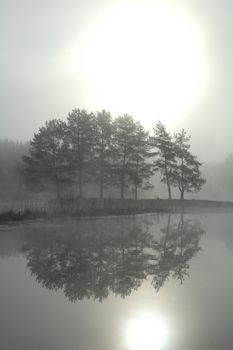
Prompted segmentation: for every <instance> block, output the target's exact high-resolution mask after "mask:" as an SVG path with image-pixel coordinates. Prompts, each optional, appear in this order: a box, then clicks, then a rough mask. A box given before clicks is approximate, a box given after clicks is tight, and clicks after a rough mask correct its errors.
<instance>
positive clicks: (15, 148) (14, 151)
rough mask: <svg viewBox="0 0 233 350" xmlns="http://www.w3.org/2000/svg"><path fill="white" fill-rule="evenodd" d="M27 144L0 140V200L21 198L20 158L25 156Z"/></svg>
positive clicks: (22, 187) (22, 188)
mask: <svg viewBox="0 0 233 350" xmlns="http://www.w3.org/2000/svg"><path fill="white" fill-rule="evenodd" d="M28 149H29V142H26V143H21V142H13V141H9V140H0V198H1V200H3V199H9V198H17V197H20V198H21V196H22V192H23V191H24V183H23V178H22V168H23V165H22V161H21V159H22V156H23V155H25V154H27V152H28Z"/></svg>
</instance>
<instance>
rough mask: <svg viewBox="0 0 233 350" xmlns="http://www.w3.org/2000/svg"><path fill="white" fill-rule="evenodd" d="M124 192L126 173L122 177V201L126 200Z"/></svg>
mask: <svg viewBox="0 0 233 350" xmlns="http://www.w3.org/2000/svg"><path fill="white" fill-rule="evenodd" d="M124 190H125V177H124V173H122V175H121V199H123V198H124Z"/></svg>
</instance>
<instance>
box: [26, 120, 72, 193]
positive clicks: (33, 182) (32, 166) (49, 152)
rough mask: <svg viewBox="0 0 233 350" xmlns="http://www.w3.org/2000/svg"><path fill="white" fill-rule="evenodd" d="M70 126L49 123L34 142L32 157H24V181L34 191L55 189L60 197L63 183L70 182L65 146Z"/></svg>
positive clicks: (57, 121) (59, 121)
mask: <svg viewBox="0 0 233 350" xmlns="http://www.w3.org/2000/svg"><path fill="white" fill-rule="evenodd" d="M65 134H66V124H65V123H64V122H63V121H61V120H58V119H53V120H50V121H48V122H46V124H45V126H43V127H41V128H40V129H39V132H38V133H36V134H34V138H33V140H32V141H31V142H30V148H29V156H24V157H23V162H24V164H25V169H24V179H25V181H26V184H27V185H28V186H29V187H31V188H37V189H39V188H45V187H46V186H47V185H49V184H50V185H51V184H52V185H53V186H55V189H56V193H57V196H58V198H60V196H61V191H62V187H63V184H64V183H66V182H69V181H70V169H69V163H68V160H67V145H66V143H65Z"/></svg>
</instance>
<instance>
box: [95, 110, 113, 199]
mask: <svg viewBox="0 0 233 350" xmlns="http://www.w3.org/2000/svg"><path fill="white" fill-rule="evenodd" d="M112 123H113V122H112V118H111V115H110V113H109V112H106V111H105V110H102V111H101V112H97V113H96V115H95V145H94V160H93V165H94V167H93V168H94V178H95V180H97V183H98V184H99V196H100V198H103V193H104V188H106V187H107V185H108V184H109V182H110V179H111V163H112V162H111V157H112V145H111V142H112V136H113V127H112Z"/></svg>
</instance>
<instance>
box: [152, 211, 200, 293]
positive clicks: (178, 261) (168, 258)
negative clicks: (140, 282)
mask: <svg viewBox="0 0 233 350" xmlns="http://www.w3.org/2000/svg"><path fill="white" fill-rule="evenodd" d="M204 233H205V231H204V230H203V229H202V228H201V225H200V223H199V222H198V221H193V220H184V215H183V214H181V215H180V219H179V222H178V224H176V223H175V224H171V215H169V216H168V221H167V226H166V227H164V228H161V235H160V237H159V239H157V240H153V243H152V244H153V252H154V254H155V256H156V258H155V263H154V264H151V265H150V267H149V273H150V274H151V275H152V276H153V278H152V284H153V286H154V288H155V289H156V290H157V291H158V290H159V289H160V288H161V287H162V286H163V285H164V283H165V281H166V280H168V279H169V277H171V276H172V277H173V278H176V279H179V280H180V282H181V283H183V280H184V278H185V276H188V270H189V261H190V260H191V259H192V258H193V257H194V256H195V255H196V254H197V253H198V251H200V249H201V248H200V246H199V243H200V238H201V236H202V235H203V234H204Z"/></svg>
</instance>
